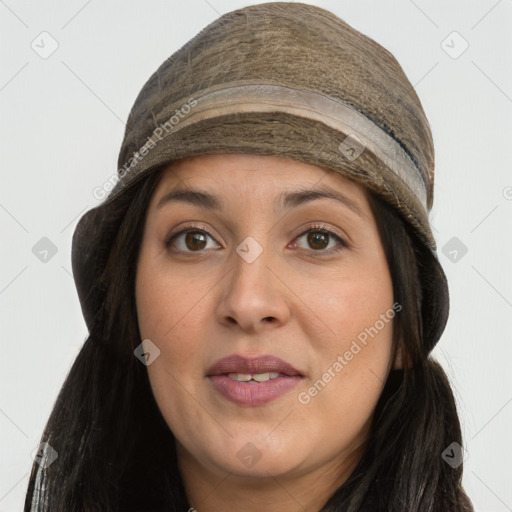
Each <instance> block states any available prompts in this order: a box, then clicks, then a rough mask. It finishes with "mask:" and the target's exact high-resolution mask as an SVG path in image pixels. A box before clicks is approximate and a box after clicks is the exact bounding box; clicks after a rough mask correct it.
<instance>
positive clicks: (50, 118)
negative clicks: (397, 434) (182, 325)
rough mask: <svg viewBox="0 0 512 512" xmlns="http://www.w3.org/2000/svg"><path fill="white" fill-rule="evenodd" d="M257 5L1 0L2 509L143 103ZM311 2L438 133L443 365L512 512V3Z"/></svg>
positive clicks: (489, 475) (472, 466) (475, 488)
mask: <svg viewBox="0 0 512 512" xmlns="http://www.w3.org/2000/svg"><path fill="white" fill-rule="evenodd" d="M251 3H261V2H245V1H238V0H225V1H224V0H222V1H221V0H208V1H206V0H190V1H188V2H187V3H186V5H185V3H181V2H180V3H178V2H171V1H163V0H160V1H157V0H153V1H151V2H149V1H148V2H142V1H135V0H129V1H128V0H123V1H121V0H112V1H110V2H100V1H99V0H89V1H78V0H72V1H67V2H64V1H60V2H58V1H48V2H44V3H42V2H32V3H31V2H28V0H25V1H15V0H5V1H4V0H0V23H1V31H0V52H1V58H2V61H1V62H2V64H1V65H2V73H1V75H0V101H1V102H2V123H1V125H0V130H1V133H0V140H1V144H2V145H1V173H2V177H1V179H2V187H1V189H0V226H1V233H2V244H1V247H0V251H1V261H2V265H1V270H0V310H1V319H2V323H1V329H2V332H1V343H2V350H1V358H0V378H1V383H2V385H1V388H0V390H1V391H0V442H1V452H0V512H10V511H19V510H21V509H22V503H23V499H24V494H25V491H26V486H27V482H28V477H29V470H30V467H31V463H32V460H31V453H32V452H33V451H34V450H35V449H36V447H37V446H38V443H39V438H40V436H41V433H42V429H43V427H44V424H45V422H46V420H47V418H48V415H49V413H50V411H51V408H52V405H53V402H54V400H55V398H56V396H57V393H58V391H59V389H60V387H61V385H62V383H63V380H64V377H65V375H66V373H67V371H68V370H69V368H70V365H71V363H72V362H73V360H74V358H75V357H76V355H77V353H78V350H79V348H80V346H81V345H82V343H83V341H84V339H85V336H86V328H85V324H84V321H83V319H82V315H81V311H80V306H79V302H78V298H77V295H76V292H75V288H74V282H73V278H72V275H71V259H70V254H71V236H72V233H73V230H74V228H75V226H76V223H77V221H78V219H79V217H80V216H81V215H82V214H83V213H84V212H85V211H86V210H87V209H89V208H91V207H93V206H95V205H96V204H98V201H97V200H96V199H95V198H94V197H93V195H92V190H93V188H94V187H96V186H98V185H101V184H102V183H103V182H104V181H105V180H106V179H107V178H108V177H109V176H110V175H111V174H112V172H114V171H115V170H116V163H117V154H118V150H119V147H120V144H121V140H122V136H123V131H124V123H125V121H126V119H127V116H128V113H129V109H130V108H131V106H132V104H133V102H134V100H135V97H136V95H137V93H138V92H139V90H140V88H141V87H142V85H143V84H144V82H145V81H146V80H147V79H148V78H149V76H150V74H151V73H153V72H154V71H155V70H156V68H157V67H158V66H159V65H160V64H161V62H162V61H163V60H164V59H166V58H167V57H168V56H170V55H171V54H172V53H173V52H174V51H175V50H177V49H178V48H179V47H180V46H182V45H183V44H184V43H185V42H186V41H188V40H189V39H190V38H191V37H193V36H194V35H195V34H196V33H197V32H198V31H199V30H200V29H202V28H204V27H205V26H206V25H207V24H208V23H210V22H211V21H213V20H214V19H216V18H217V17H218V16H219V15H220V14H222V13H225V12H228V11H230V10H233V9H236V8H239V7H242V6H244V5H249V4H251ZM310 3H314V4H315V5H318V6H320V7H325V8H327V9H329V10H331V11H332V12H334V13H336V14H337V15H338V16H340V17H341V18H342V19H344V20H346V21H347V22H348V23H350V24H351V25H353V26H354V27H355V28H357V29H358V30H360V31H362V32H364V33H366V34H367V35H369V36H370V37H372V38H373V39H375V40H376V41H377V42H379V43H380V44H382V45H383V46H384V47H385V48H387V49H388V50H390V51H391V52H392V53H393V54H394V55H395V56H396V58H397V59H398V61H399V62H400V63H401V65H402V67H403V68H404V70H405V72H406V74H407V75H408V77H409V79H410V80H411V82H412V84H413V85H414V86H415V87H416V90H417V92H418V95H419V96H420V98H421V100H422V102H423V105H424V108H425V111H426V113H427V116H428V118H429V120H430V122H431V126H432V130H433V134H434V141H435V147H436V170H437V174H436V191H435V206H434V209H433V210H432V214H431V220H432V224H433V226H434V229H435V231H434V233H435V236H436V239H437V241H438V245H439V251H440V259H441V262H442V264H443V266H444V268H445V270H446V273H447V276H448V279H449V283H450V290H451V316H450V319H449V322H448V326H447V329H446V331H445V334H444V335H443V337H442V339H441V342H440V344H439V346H438V348H436V350H435V355H436V357H437V358H438V359H439V360H440V361H441V362H442V364H443V365H444V366H445V368H446V369H447V371H448V373H449V376H450V378H451V379H452V381H453V385H454V387H455V391H456V396H457V401H458V405H459V408H460V413H461V420H462V428H463V433H464V439H465V443H466V451H465V454H464V460H465V477H464V483H465V487H466V489H467V491H468V493H469V495H470V496H471V498H472V499H473V501H474V504H475V508H476V510H477V511H486V512H487V511H496V512H498V511H500V512H501V511H506V510H512V486H511V485H510V475H512V456H511V455H512V450H511V446H512V440H511V436H510V427H511V424H512V403H511V402H512V386H511V383H512V376H511V372H510V371H509V368H510V362H511V361H512V359H511V355H512V348H511V347H512V344H511V343H510V341H511V340H510V339H511V334H512V325H511V322H510V318H511V312H512V311H511V310H512V286H511V284H512V283H511V281H512V275H511V272H510V262H511V261H512V247H511V243H510V233H511V227H512V225H511V224H512V222H511V219H512V216H511V212H512V173H511V172H510V162H511V153H512V117H511V113H512V99H511V97H512V66H511V60H512V59H511V56H510V48H512V41H511V39H512V32H511V31H510V26H511V22H512V2H511V1H510V0H500V1H496V0H481V1H478V2H477V1H462V0H461V1H452V2H449V3H448V2H442V1H440V0H436V1H430V2H427V1H426V0H416V1H412V0H400V1H378V0H371V1H370V0H366V1H358V2H355V1H352V2H348V1H339V0H338V1H334V0H333V1H312V2H310ZM45 31H46V32H47V33H48V34H49V35H40V34H41V33H42V32H45ZM454 31H455V32H457V33H458V34H453V32H454ZM443 41H444V42H443ZM56 44H58V48H57V49H56V50H55V51H54V53H52V54H51V55H49V56H48V55H46V54H45V52H46V53H48V52H50V50H51V49H52V45H56ZM466 44H468V45H469V46H468V48H467V49H466V50H465V51H464V52H463V53H461V52H462V50H464V48H465V46H466ZM32 46H33V47H34V48H33V47H32ZM43 57H46V58H43ZM43 237H47V238H48V239H49V240H50V241H51V243H52V244H53V245H54V246H55V248H56V250H57V252H56V254H54V255H52V250H51V246H49V245H48V241H40V240H41V239H42V238H43ZM454 237H455V238H454ZM38 243H39V244H40V245H36V244H38ZM34 246H35V247H36V248H35V249H34V250H33V248H34ZM466 249H467V253H464V251H465V250H466ZM44 250H48V251H49V252H48V253H47V254H46V253H44ZM41 251H42V252H41ZM45 256H46V261H44V257H45ZM41 258H43V260H41ZM397 476H398V477H399V475H397Z"/></svg>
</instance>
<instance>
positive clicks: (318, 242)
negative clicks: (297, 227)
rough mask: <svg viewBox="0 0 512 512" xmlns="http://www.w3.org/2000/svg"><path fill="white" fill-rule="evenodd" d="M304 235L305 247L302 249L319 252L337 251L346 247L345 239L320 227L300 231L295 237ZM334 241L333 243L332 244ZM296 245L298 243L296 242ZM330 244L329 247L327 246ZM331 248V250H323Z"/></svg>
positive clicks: (299, 237)
mask: <svg viewBox="0 0 512 512" xmlns="http://www.w3.org/2000/svg"><path fill="white" fill-rule="evenodd" d="M303 237H305V238H306V242H307V247H302V248H304V249H312V250H313V251H320V252H325V253H329V252H337V251H339V250H341V249H343V248H346V247H347V244H346V243H345V241H344V240H343V239H342V238H341V237H339V236H338V235H337V234H335V233H333V232H332V231H331V230H329V229H326V228H322V227H313V228H310V229H308V230H307V231H305V232H304V233H302V234H301V235H299V236H298V237H297V240H299V239H301V238H303ZM332 242H334V244H332ZM297 245H298V244H297ZM329 245H330V247H329ZM325 249H331V250H332V251H331V250H325Z"/></svg>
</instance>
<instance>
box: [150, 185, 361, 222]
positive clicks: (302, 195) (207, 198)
mask: <svg viewBox="0 0 512 512" xmlns="http://www.w3.org/2000/svg"><path fill="white" fill-rule="evenodd" d="M324 198H327V199H332V200H334V201H337V202H339V203H341V204H342V205H344V206H346V207H347V208H349V209H350V210H352V211H353V212H354V213H356V214H357V215H358V216H360V217H362V218H364V219H366V218H367V216H366V214H365V213H364V212H363V210H362V209H361V207H360V206H359V205H358V204H356V203H355V202H354V201H353V200H352V199H350V198H348V197H347V196H345V195H344V194H342V193H341V192H338V191H337V190H334V189H332V188H329V187H325V186H324V187H317V188H304V189H298V190H291V191H285V192H282V193H281V194H280V195H279V197H278V205H279V206H278V207H277V208H276V209H277V210H289V209H291V208H294V207H297V206H301V205H303V204H306V203H310V202H311V201H315V200H317V199H324ZM172 202H184V203H189V204H192V205H195V206H199V207H201V208H206V209H207V210H212V211H217V212H220V211H221V210H222V209H223V203H222V201H221V200H220V199H219V198H218V197H216V196H214V195H212V194H210V193H209V192H204V191H201V190H196V189H192V188H183V187H180V188H176V189H174V190H171V191H170V192H168V193H167V194H165V195H164V196H162V198H161V199H160V201H158V204H157V205H156V209H157V210H158V209H160V208H162V207H163V206H164V205H166V204H169V203H172Z"/></svg>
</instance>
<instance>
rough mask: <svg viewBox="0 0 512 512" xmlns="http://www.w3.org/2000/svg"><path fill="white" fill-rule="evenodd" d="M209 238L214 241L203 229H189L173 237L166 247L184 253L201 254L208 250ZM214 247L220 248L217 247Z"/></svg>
mask: <svg viewBox="0 0 512 512" xmlns="http://www.w3.org/2000/svg"><path fill="white" fill-rule="evenodd" d="M208 238H210V239H212V240H213V238H212V237H211V235H210V234H209V233H207V232H206V231H204V230H203V229H188V230H183V231H180V232H179V233H176V234H175V235H173V236H172V237H171V238H169V240H167V242H166V243H165V245H166V247H168V248H170V247H174V248H175V249H177V250H178V251H182V252H199V251H202V250H203V249H207V248H208V247H207V244H208ZM214 247H219V246H218V245H215V246H214Z"/></svg>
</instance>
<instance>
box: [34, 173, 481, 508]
mask: <svg viewBox="0 0 512 512" xmlns="http://www.w3.org/2000/svg"><path fill="white" fill-rule="evenodd" d="M160 176H161V172H159V171H155V172H153V173H151V174H150V175H149V176H148V177H146V178H144V179H143V180H141V182H140V183H139V184H138V186H134V187H132V188H131V189H129V190H127V191H126V192H125V194H124V195H123V196H122V197H123V198H122V200H120V201H118V206H117V210H116V211H115V212H111V214H112V215H114V220H113V221H112V219H111V221H112V222H111V225H112V231H111V232H110V234H109V236H112V237H114V238H115V242H114V245H113V250H112V251H111V252H110V253H109V255H105V258H106V261H105V271H104V272H103V274H102V278H101V279H100V280H99V281H98V283H95V287H94V288H93V291H91V295H90V298H89V300H91V301H93V300H95V297H105V298H104V299H103V303H102V304H101V307H100V308H99V311H100V313H99V314H98V316H97V317H96V320H95V323H94V326H93V328H92V329H91V331H90V334H89V336H88V338H87V339H86V341H85V343H84V345H83V347H82V349H81V350H80V353H79V354H78V356H77V358H76V360H75V362H74V364H73V365H72V367H71V369H70V371H69V374H68V375H67V377H66V379H65V382H64V384H63V386H62V389H61V391H60V393H59V395H58V398H57V400H56V403H55V405H54V407H53V410H52V413H51V415H50V418H49V420H48V423H47V425H46V428H45V430H44V433H43V435H42V438H41V442H48V443H49V444H50V445H51V446H52V448H53V449H54V450H56V451H57V452H58V457H57V459H56V460H55V461H54V462H53V463H51V464H50V465H49V466H48V467H46V468H42V467H40V466H39V465H38V464H37V463H36V462H35V463H34V465H33V467H32V473H31V476H30V480H29V485H28V490H27V495H26V501H25V509H24V510H25V512H29V511H34V512H50V511H51V512H60V511H62V512H78V511H84V512H85V511H87V512H91V511H101V512H109V511H112V512H113V511H119V512H125V511H132V512H133V511H140V512H142V511H144V512H151V511H154V512H156V511H160V510H161V511H164V510H165V511H167V512H169V511H176V512H178V511H183V512H184V511H186V510H187V509H188V507H189V504H188V502H187V498H186V495H185V491H184V487H183V483H182V480H181V476H180V473H179V470H178V465H177V458H176V452H175V439H174V436H173V434H172V432H171V430H170V429H169V427H168V425H167V424H166V423H165V421H164V419H163V417H162V415H161V413H160V410H159V408H158V406H157V404H156V402H155V399H154V397H153V394H152V391H151V387H150V384H149V379H148V375H147V370H146V367H145V366H143V365H142V364H141V363H140V362H139V361H138V359H136V357H135V356H134V355H133V351H134V349H135V347H136V346H137V345H138V344H139V343H140V334H139V330H138V325H137V315H136V305H135V275H136V264H137V259H138V254H139V249H140V244H141V239H142V234H143V229H144V221H145V217H146V213H147V208H148V205H149V201H150V199H151V197H152V194H153V193H154V191H155V188H156V186H157V185H158V182H159V179H160ZM368 196H369V201H370V205H371V207H372V211H373V213H374V215H375V218H376V221H377V225H378V228H379V233H380V236H381V239H382V243H383V246H384V249H385V252H386V256H387V260H388V264H389V268H390V272H391V276H392V280H393V290H394V299H395V301H397V302H399V303H400V304H402V306H403V308H402V311H401V312H400V314H399V315H397V316H396V317H395V319H394V322H395V324H394V336H395V338H394V343H395V348H398V347H399V348H400V350H401V351H402V359H403V362H404V370H394V371H392V372H391V373H390V376H389V378H388V381H387V383H386V386H385V388H384V391H383V393H382V396H381V398H380V400H379V403H378V405H377V407H376V410H375V413H374V419H373V424H372V429H371V433H370V437H369V440H368V446H367V449H366V451H365V453H364V455H363V457H362V459H361V460H360V462H359V464H358V466H357V467H356V469H355V470H354V472H353V473H352V475H351V476H350V478H349V479H348V481H346V482H345V483H344V484H343V485H341V484H340V487H339V489H338V490H337V491H336V492H335V494H334V495H333V496H332V497H331V498H330V499H329V500H328V502H327V503H326V504H325V505H324V507H323V508H322V509H321V512H334V511H336V512H338V511H346V512H358V511H359V512H362V511H367V510H368V511H369V510H371V511H372V512H378V511H393V512H411V511H415V512H446V511H447V510H450V511H451V512H467V511H470V510H472V508H471V505H470V502H469V500H468V498H467V497H466V495H465V494H464V491H463V490H462V487H461V478H462V465H460V466H459V467H457V468H455V469H453V468H452V467H451V466H450V465H448V464H447V463H446V462H445V461H444V460H443V459H442V457H441V454H442V452H443V450H444V449H445V448H446V447H447V446H448V445H450V444H451V443H452V442H457V443H459V444H460V445H462V439H461V431H460V425H459V419H458V416H457V410H456V405H455V401H454V397H453V393H452V390H451V387H450V384H449V382H448V379H447V377H446V374H445V373H444V371H443V370H442V368H441V367H440V366H439V365H438V364H437V363H436V362H435V361H433V360H432V359H431V357H430V356H429V355H428V352H427V350H426V349H425V348H424V344H423V343H422V337H423V333H424V331H425V326H422V325H421V314H420V311H421V307H422V297H421V286H420V280H419V275H420V274H421V272H422V269H421V262H422V251H423V250H425V249H422V248H421V247H420V245H419V244H415V243H414V240H413V237H411V236H410V234H409V233H408V229H409V228H408V227H407V223H405V222H404V221H403V220H402V219H401V218H400V217H399V215H398V214H397V213H396V211H395V210H394V209H393V208H390V207H389V206H388V205H387V204H386V203H385V202H384V201H382V199H380V198H378V197H377V196H376V195H374V194H373V193H371V192H369V193H368ZM100 250H101V245H100Z"/></svg>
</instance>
